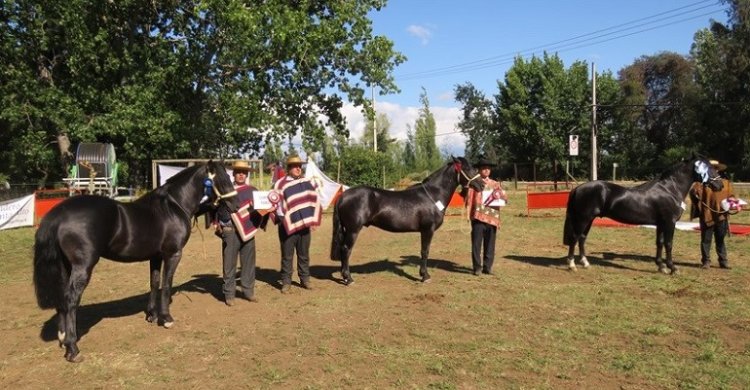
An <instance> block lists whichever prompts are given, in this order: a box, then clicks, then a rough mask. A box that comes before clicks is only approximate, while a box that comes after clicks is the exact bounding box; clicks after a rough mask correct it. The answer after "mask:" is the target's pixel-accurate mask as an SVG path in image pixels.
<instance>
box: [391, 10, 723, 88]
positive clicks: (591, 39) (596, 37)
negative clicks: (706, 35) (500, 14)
mask: <svg viewBox="0 0 750 390" xmlns="http://www.w3.org/2000/svg"><path fill="white" fill-rule="evenodd" d="M706 3H711V4H709V5H703V6H700V7H695V6H696V5H702V4H706ZM717 4H718V3H717V2H716V1H714V0H708V1H700V2H697V3H692V4H689V5H686V6H683V7H679V8H675V9H672V10H669V11H665V12H661V13H658V14H654V15H651V16H647V17H644V18H640V19H635V20H632V21H629V22H625V23H621V24H618V25H615V26H611V27H607V28H604V29H600V30H597V31H594V32H591V33H587V34H582V35H578V36H576V37H573V38H568V39H564V40H561V41H557V42H553V43H550V44H546V45H542V46H536V47H533V48H530V49H525V50H522V51H520V52H515V53H506V54H502V55H498V56H493V57H489V58H485V59H481V60H476V61H471V62H467V63H463V64H458V65H451V66H446V67H442V68H435V69H431V70H426V71H421V72H414V73H407V74H402V75H400V76H399V75H397V78H398V79H399V80H400V81H409V80H417V79H423V78H430V77H438V76H444V75H450V74H456V73H463V72H468V71H473V70H479V69H486V68H491V67H495V66H498V65H503V64H508V63H512V62H513V61H514V59H515V58H516V57H517V56H519V55H520V56H522V57H529V56H531V55H534V54H537V53H540V50H541V49H544V50H543V51H557V52H560V51H568V50H574V49H579V48H583V47H587V46H593V45H596V44H601V43H604V42H609V41H612V40H615V39H620V38H624V37H628V36H631V35H635V34H640V33H643V32H646V31H651V30H655V29H659V28H664V27H667V26H671V25H674V24H678V23H682V22H685V21H688V20H693V19H697V18H701V17H705V16H708V15H712V14H715V13H716V12H718V11H722V10H725V9H726V7H723V6H721V7H719V8H714V9H711V10H710V11H708V12H704V13H701V14H698V15H692V16H689V17H686V18H682V19H679V20H672V21H671V22H669V23H663V24H659V25H656V26H651V27H648V28H642V29H640V30H636V31H631V30H633V29H636V28H639V27H645V26H649V25H652V24H654V23H658V22H665V21H669V20H671V19H674V18H676V17H680V16H684V15H687V14H691V13H694V12H696V11H700V10H703V9H706V8H710V7H715V6H716V5H717ZM687 8H692V9H689V10H686V9H687ZM680 11H681V12H680ZM667 14H672V15H670V16H666V17H661V18H660V16H663V15H667ZM647 20H650V21H647ZM625 26H628V27H625ZM614 34H620V35H616V36H614V37H610V36H612V35H614ZM581 38H586V39H581ZM602 38H605V39H602ZM523 53H526V54H523Z"/></svg>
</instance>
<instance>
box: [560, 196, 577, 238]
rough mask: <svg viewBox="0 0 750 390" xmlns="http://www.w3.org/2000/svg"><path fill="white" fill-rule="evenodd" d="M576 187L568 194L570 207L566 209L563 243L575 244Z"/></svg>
mask: <svg viewBox="0 0 750 390" xmlns="http://www.w3.org/2000/svg"><path fill="white" fill-rule="evenodd" d="M575 197H576V189H575V188H573V189H572V190H571V191H570V194H568V207H567V209H566V211H565V227H564V228H563V244H565V245H573V244H575V235H574V233H573V218H574V215H575V212H576V202H575Z"/></svg>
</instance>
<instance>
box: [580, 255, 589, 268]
mask: <svg viewBox="0 0 750 390" xmlns="http://www.w3.org/2000/svg"><path fill="white" fill-rule="evenodd" d="M581 264H582V265H583V268H588V267H590V266H591V264H589V260H588V259H587V258H586V256H583V257H581Z"/></svg>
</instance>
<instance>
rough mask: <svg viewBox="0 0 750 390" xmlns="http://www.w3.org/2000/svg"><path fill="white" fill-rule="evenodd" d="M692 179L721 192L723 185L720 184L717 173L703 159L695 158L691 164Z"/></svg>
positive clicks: (719, 176)
mask: <svg viewBox="0 0 750 390" xmlns="http://www.w3.org/2000/svg"><path fill="white" fill-rule="evenodd" d="M693 179H694V180H695V181H698V182H701V183H702V184H703V185H706V184H708V185H709V186H710V187H711V189H713V190H714V191H721V189H722V188H724V184H723V183H722V182H721V175H719V171H717V170H716V168H714V166H713V165H711V163H710V162H709V161H708V160H706V159H704V158H695V159H694V162H693Z"/></svg>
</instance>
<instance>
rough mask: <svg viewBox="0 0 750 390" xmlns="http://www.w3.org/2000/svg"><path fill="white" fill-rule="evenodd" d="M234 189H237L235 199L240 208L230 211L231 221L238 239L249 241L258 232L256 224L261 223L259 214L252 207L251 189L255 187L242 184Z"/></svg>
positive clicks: (253, 189)
mask: <svg viewBox="0 0 750 390" xmlns="http://www.w3.org/2000/svg"><path fill="white" fill-rule="evenodd" d="M235 190H237V201H238V202H239V204H240V208H239V210H237V212H236V213H232V223H233V224H234V227H235V230H236V231H237V235H239V236H240V239H242V241H249V240H250V239H252V238H253V237H254V236H255V233H257V232H258V226H259V225H260V223H261V216H260V214H258V212H257V211H255V209H254V208H253V191H255V190H256V188H255V187H253V186H251V185H247V184H242V185H239V186H237V187H235Z"/></svg>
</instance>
